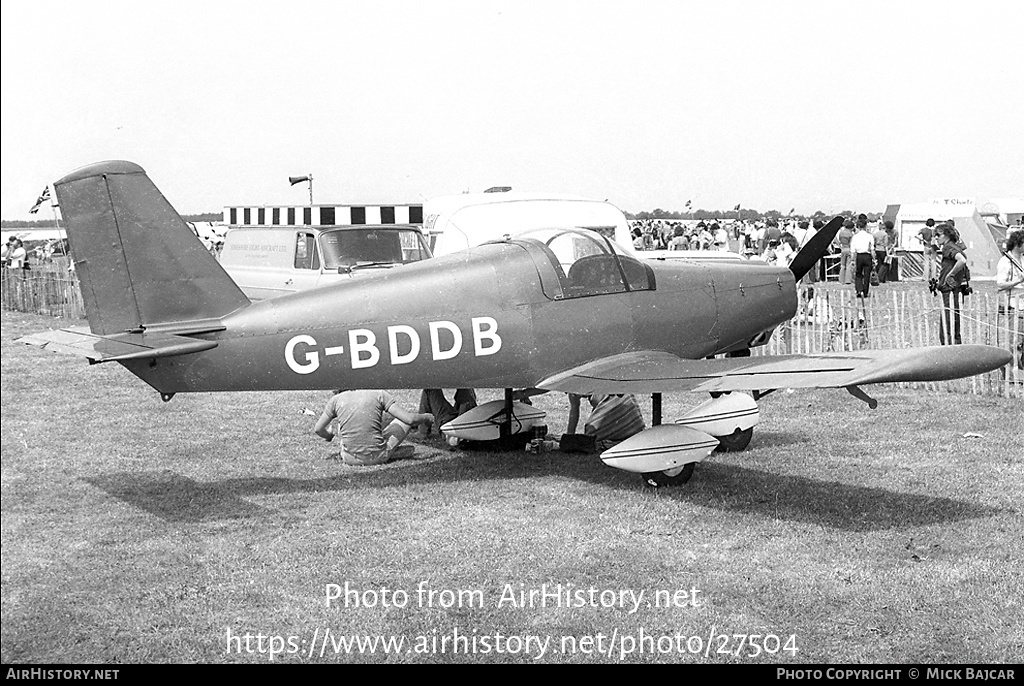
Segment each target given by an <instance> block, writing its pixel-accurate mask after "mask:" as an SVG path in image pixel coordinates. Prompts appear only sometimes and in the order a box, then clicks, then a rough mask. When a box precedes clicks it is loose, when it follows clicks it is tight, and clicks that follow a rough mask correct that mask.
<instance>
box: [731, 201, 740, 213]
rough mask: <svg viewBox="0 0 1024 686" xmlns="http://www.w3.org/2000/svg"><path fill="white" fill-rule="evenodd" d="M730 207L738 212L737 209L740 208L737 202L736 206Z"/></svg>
mask: <svg viewBox="0 0 1024 686" xmlns="http://www.w3.org/2000/svg"><path fill="white" fill-rule="evenodd" d="M732 209H733V211H734V212H738V211H739V209H740V204H739V203H736V207H734V208H732Z"/></svg>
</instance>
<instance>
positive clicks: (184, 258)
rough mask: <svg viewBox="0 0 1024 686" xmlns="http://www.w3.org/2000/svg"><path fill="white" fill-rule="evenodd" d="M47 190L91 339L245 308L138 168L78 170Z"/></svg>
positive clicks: (113, 165) (115, 165)
mask: <svg viewBox="0 0 1024 686" xmlns="http://www.w3.org/2000/svg"><path fill="white" fill-rule="evenodd" d="M54 190H55V191H56V193H57V201H58V203H59V206H60V208H61V214H62V215H63V216H64V221H65V224H66V225H67V233H68V241H69V243H70V245H71V256H72V258H73V259H74V261H75V270H76V271H77V273H78V279H79V283H80V284H81V288H82V297H83V299H84V301H85V310H86V316H87V317H88V319H89V328H90V329H91V330H92V332H93V333H95V334H100V335H106V334H116V333H122V332H126V331H144V330H145V329H147V328H149V327H152V326H153V325H154V324H168V323H175V322H191V321H195V320H209V319H217V318H219V317H222V316H224V315H226V314H229V313H231V312H234V311H235V310H237V309H239V308H242V307H245V306H247V305H248V304H249V299H248V298H246V297H245V294H244V293H242V291H241V289H239V287H238V286H237V285H236V284H235V282H234V281H232V280H231V277H230V276H228V275H227V273H226V272H225V271H224V269H223V268H222V267H221V266H220V264H219V263H218V262H217V260H216V258H214V257H213V255H211V254H210V253H209V251H208V250H206V248H205V247H204V246H203V244H202V242H201V241H200V240H199V239H198V238H197V237H196V236H195V235H194V234H193V233H192V231H191V229H189V227H188V226H187V225H186V224H185V222H184V220H182V218H181V217H180V216H179V215H178V213H177V212H176V211H175V210H174V208H173V207H171V204H170V203H169V202H168V201H167V199H166V198H165V197H164V196H163V194H162V193H160V191H159V190H158V189H157V187H156V186H155V185H154V184H153V182H152V181H150V179H149V177H148V176H147V175H146V172H145V171H144V170H143V169H142V167H140V166H138V165H137V164H133V163H132V162H116V161H115V162H100V163H98V164H93V165H90V166H88V167H83V168H81V169H78V170H77V171H74V172H72V173H70V174H68V175H67V176H65V177H64V178H63V179H61V180H60V181H57V182H56V183H55V184H54Z"/></svg>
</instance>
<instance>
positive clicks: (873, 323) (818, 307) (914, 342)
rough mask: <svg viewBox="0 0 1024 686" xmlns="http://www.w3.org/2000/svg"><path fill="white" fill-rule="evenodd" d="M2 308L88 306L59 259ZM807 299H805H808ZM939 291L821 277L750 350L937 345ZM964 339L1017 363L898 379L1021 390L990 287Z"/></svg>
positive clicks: (965, 305)
mask: <svg viewBox="0 0 1024 686" xmlns="http://www.w3.org/2000/svg"><path fill="white" fill-rule="evenodd" d="M2 272H3V274H2V277H3V278H2V289H0V290H2V306H3V309H4V310H19V311H22V312H35V313H38V314H46V315H51V316H54V317H66V318H69V319H84V318H85V307H84V304H83V302H82V294H81V291H80V290H79V287H78V279H77V278H76V277H75V274H74V272H70V271H68V268H67V263H66V262H64V261H61V260H57V261H55V262H54V263H53V264H48V265H45V267H43V268H34V269H32V270H9V269H4V270H2ZM808 303H810V305H809V306H808ZM941 313H942V298H941V297H939V296H933V295H931V294H929V293H928V291H927V289H926V288H925V287H924V286H923V284H920V283H917V284H915V287H914V288H902V289H899V290H896V289H891V288H889V287H885V288H881V289H875V290H874V291H873V293H872V296H871V297H870V298H869V299H868V300H866V301H863V302H861V301H860V300H859V299H858V298H857V297H856V296H855V295H854V293H853V291H852V290H851V288H850V287H849V286H846V287H842V286H839V285H837V284H819V285H818V286H817V287H816V289H815V297H814V298H813V299H811V300H810V301H807V300H802V306H801V312H800V313H799V314H798V315H797V316H796V317H794V318H793V319H792V320H790V321H789V322H787V323H786V324H784V325H782V326H780V327H779V329H778V331H776V333H775V335H774V336H772V339H771V340H770V341H769V342H768V345H766V346H763V347H761V348H756V349H755V354H762V353H768V354H777V355H783V354H789V353H818V352H841V351H849V350H863V349H869V348H906V347H916V346H928V345H938V344H939V322H940V320H941V316H940V315H941ZM960 319H961V334H962V342H963V343H984V344H987V345H994V346H998V347H1003V348H1007V349H1011V348H1012V349H1013V351H1014V357H1015V360H1016V363H1017V365H1018V366H1016V367H1013V366H1011V367H1005V368H1003V369H999V370H996V371H994V372H990V373H988V374H983V375H979V376H973V377H970V378H968V379H957V380H955V381H941V382H929V383H913V384H900V385H901V386H904V387H910V388H927V389H930V390H944V391H950V392H955V393H972V394H977V395H993V396H1002V397H1006V398H1009V397H1016V398H1022V397H1024V369H1021V367H1020V365H1021V355H1022V352H1021V345H1022V341H1024V317H1022V316H1021V313H1018V316H1008V315H1006V314H1001V313H1000V312H999V309H998V297H997V295H996V293H994V292H986V293H974V294H973V295H970V296H968V297H966V298H964V299H963V302H962V307H961V312H960Z"/></svg>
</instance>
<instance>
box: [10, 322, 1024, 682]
mask: <svg viewBox="0 0 1024 686" xmlns="http://www.w3.org/2000/svg"><path fill="white" fill-rule="evenodd" d="M72 323H76V322H69V321H62V320H54V319H50V318H45V317H40V316H35V315H26V314H21V313H9V312H4V313H3V331H2V403H3V412H2V425H3V427H2V520H0V521H2V556H3V564H2V570H3V571H2V613H3V624H2V650H0V658H2V660H3V662H5V663H10V662H58V663H59V662H76V663H82V662H102V663H134V662H269V661H271V659H273V661H275V662H278V661H280V662H446V661H455V662H463V661H482V662H530V661H535V660H538V659H539V660H540V661H543V662H619V661H627V662H711V663H725V662H735V663H743V662H779V663H805V662H828V663H860V662H883V663H889V662H921V663H938V662H943V663H949V662H993V663H1004V662H1016V661H1017V660H1019V659H1020V656H1021V655H1022V654H1024V620H1022V618H1024V608H1022V597H1024V581H1022V575H1021V564H1022V559H1024V518H1022V514H1021V503H1024V462H1022V460H1024V438H1022V424H1021V418H1022V417H1024V402H1021V401H1020V400H1017V399H1002V398H993V397H978V396H970V395H957V394H950V393H929V392H923V391H909V390H897V389H894V388H889V387H885V386H879V387H874V388H873V389H872V393H873V395H875V396H876V397H877V398H878V399H879V401H880V406H879V408H878V409H877V410H875V411H871V410H869V409H868V408H867V407H866V405H864V404H863V403H861V402H860V401H858V400H855V399H854V398H852V397H851V396H849V395H848V394H847V393H845V392H843V391H813V392H804V391H797V392H794V393H787V392H785V391H780V392H778V393H774V394H772V395H770V396H768V397H767V398H765V399H764V400H763V401H762V402H761V410H762V415H761V417H762V423H761V425H760V426H759V427H758V428H757V429H756V430H755V433H754V439H753V441H752V443H751V447H750V449H748V450H747V451H746V452H744V453H739V454H728V455H717V454H716V455H714V456H713V457H712V458H711V459H710V460H709V461H708V462H707V463H706V464H703V465H701V466H699V467H698V469H697V471H696V473H695V475H694V477H693V479H692V481H691V482H690V483H689V484H688V485H686V486H683V487H679V488H673V489H661V490H648V489H644V488H642V486H641V483H640V480H639V478H638V477H637V476H636V475H632V474H627V473H625V472H621V471H618V470H614V469H610V468H607V467H605V466H604V465H602V464H601V462H600V459H599V458H598V457H597V456H586V455H563V454H560V453H557V452H554V453H543V454H540V455H529V454H526V453H519V452H510V453H504V454H486V453H476V452H462V451H450V450H448V449H447V447H446V446H443V445H442V444H441V442H440V441H438V440H436V439H434V440H432V441H428V442H427V443H422V444H419V445H418V452H419V453H420V455H421V456H422V457H423V458H424V459H419V460H415V461H404V462H399V463H394V464H391V465H385V466H381V467H371V468H352V467H347V466H345V465H343V464H342V463H341V462H340V461H338V459H337V452H336V449H335V448H334V447H333V446H331V445H329V444H326V443H324V442H323V441H321V440H319V439H317V438H316V437H315V436H313V434H312V431H311V429H312V424H313V421H314V420H313V418H312V417H308V416H305V415H303V414H301V410H302V409H303V408H311V409H314V410H316V411H319V409H320V408H321V406H322V405H323V403H324V402H325V401H326V399H327V394H325V393H249V394H210V395H191V396H190V395H179V396H178V397H176V398H175V399H174V400H173V401H171V402H170V403H163V402H161V401H160V399H159V397H158V395H157V393H156V392H155V391H153V390H152V389H151V388H149V387H148V386H146V385H145V384H143V383H142V382H140V381H138V380H137V379H135V378H134V377H132V376H131V375H130V374H128V372H126V371H125V370H124V369H122V368H121V367H120V366H116V365H97V366H89V365H87V364H86V363H85V362H84V361H83V360H82V359H81V358H72V357H69V356H62V355H56V354H52V353H47V352H44V351H40V350H37V349H34V348H30V347H28V346H22V345H19V344H15V343H13V341H14V339H15V338H17V337H18V336H20V335H23V334H25V333H29V332H33V331H38V330H41V329H44V328H52V327H57V326H66V325H69V324H72ZM397 395H398V396H399V397H400V398H401V399H402V400H403V401H404V402H405V404H406V405H407V406H409V405H413V404H414V402H415V400H416V398H417V394H416V393H414V392H411V391H410V392H400V393H398V394H397ZM492 397H494V398H496V397H499V393H498V392H481V400H486V399H491V398H492ZM699 400H700V398H698V397H695V396H686V395H679V396H667V397H666V398H665V416H666V419H667V420H671V419H672V418H674V417H675V416H678V415H679V414H681V413H682V412H683V410H684V409H685V408H687V407H688V406H690V405H692V404H695V403H696V402H698V401H699ZM537 404H538V405H539V406H541V407H543V408H544V409H546V410H548V411H549V419H548V424H549V426H550V427H551V429H552V431H553V432H555V433H558V432H560V431H561V430H562V428H563V427H564V425H565V417H566V410H567V403H566V402H565V398H564V396H553V395H552V396H541V397H540V398H538V399H537ZM346 583H347V584H348V587H349V590H353V591H357V593H352V594H349V595H348V596H347V597H348V606H346V603H345V596H342V597H341V598H338V599H336V600H334V601H333V602H332V603H331V605H330V606H328V605H327V602H326V596H327V592H328V589H330V588H333V587H331V586H330V585H331V584H334V585H337V586H338V587H339V588H340V589H341V590H344V588H345V584H346ZM545 585H546V586H545ZM559 585H561V590H562V591H563V593H562V594H561V595H560V596H559V597H560V598H562V599H563V600H564V596H565V593H564V591H565V590H566V589H568V590H569V600H570V601H572V602H571V603H569V604H570V605H572V606H569V607H566V606H565V603H563V606H561V607H559V606H557V604H556V602H555V600H554V598H553V597H551V596H548V597H547V598H546V600H547V604H546V606H543V607H541V606H533V607H529V606H527V607H520V606H519V603H518V600H519V592H520V591H523V592H525V593H527V596H526V599H527V600H529V595H528V592H529V591H531V590H538V591H539V590H541V589H546V590H547V591H549V592H551V591H554V592H556V593H557V592H558V591H559ZM385 589H386V591H385ZM419 589H422V593H420V592H418V590H419ZM591 589H594V592H593V593H591ZM694 589H696V590H697V592H696V593H694ZM575 591H580V593H578V594H576V593H574V592H575ZM403 592H404V593H406V594H407V595H406V596H403V595H402V593H403ZM509 592H513V594H514V596H515V597H514V600H515V601H516V602H515V603H513V602H510V597H509ZM640 592H643V593H644V595H643V596H642V597H640V599H639V603H636V599H637V596H638V595H639V593H640ZM677 592H678V593H677ZM535 600H536V601H537V603H535V605H538V604H539V602H540V600H541V599H540V598H538V597H535ZM403 601H404V602H403ZM613 601H614V602H613ZM356 603H358V607H357V606H354V605H355V604H356ZM369 603H372V604H373V606H370V607H368V606H367V604H369ZM577 605H578V606H577ZM605 605H608V606H605ZM666 605H667V606H666ZM634 609H635V611H634ZM247 635H248V641H247V640H246V636H247ZM738 635H758V636H759V637H758V638H755V639H749V638H748V639H745V642H744V643H743V644H741V643H740V639H739V638H738V637H737V636H738ZM766 635H768V636H770V637H768V638H766ZM348 636H366V637H369V638H370V640H372V639H373V637H375V636H380V637H383V639H391V640H393V642H391V643H388V644H385V643H384V642H383V641H378V642H377V643H376V644H373V645H372V647H373V648H374V649H375V651H376V652H374V653H371V652H370V648H371V645H370V644H366V645H363V646H362V648H363V650H362V652H360V650H359V647H358V646H355V645H349V646H346V645H342V641H343V639H345V637H348ZM325 637H326V638H325ZM452 637H460V638H458V640H455V639H453V638H452ZM771 637H776V638H771ZM709 639H710V640H709ZM398 640H401V641H403V642H404V643H402V644H401V645H398V644H397V643H396V642H397V641H398ZM474 647H475V649H476V653H475V654H473V653H472V652H469V651H472V650H473V648H474ZM336 649H337V650H336ZM453 650H458V652H453ZM271 651H273V652H274V655H273V656H272V655H271ZM598 651H600V652H598ZM758 651H759V652H760V654H759V655H757V656H753V655H752V653H754V652H758ZM467 652H468V653H469V654H467Z"/></svg>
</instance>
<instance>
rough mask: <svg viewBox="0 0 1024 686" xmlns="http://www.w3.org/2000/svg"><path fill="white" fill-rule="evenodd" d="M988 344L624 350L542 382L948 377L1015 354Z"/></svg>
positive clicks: (612, 387)
mask: <svg viewBox="0 0 1024 686" xmlns="http://www.w3.org/2000/svg"><path fill="white" fill-rule="evenodd" d="M1011 359H1012V356H1011V355H1010V353H1009V351H1007V350H1003V349H1002V348H996V347H993V346H989V345H947V346H933V347H925V348H904V349H899V350H859V351H856V352H848V353H822V354H816V355H779V356H773V355H755V356H751V357H732V358H724V359H713V360H687V359H683V358H679V357H676V356H675V355H672V354H670V353H665V352H658V351H646V352H634V353H624V354H622V355H614V356H612V357H608V358H604V359H602V360H596V361H594V362H591V363H590V364H587V365H583V366H581V367H577V368H575V369H571V370H569V371H566V372H562V373H561V374H556V375H554V376H552V377H549V378H547V379H545V380H544V381H542V382H541V383H539V384H537V386H538V387H539V388H543V389H545V390H551V391H562V392H565V393H578V394H581V395H589V394H592V393H671V392H675V391H708V392H710V391H764V390H770V389H776V388H842V387H846V386H853V385H859V384H873V383H889V382H896V381H946V380H948V379H959V378H962V377H967V376H973V375H975V374H983V373H985V372H990V371H992V370H994V369H998V368H999V367H1002V366H1004V365H1006V364H1008V363H1009V362H1010V360H1011Z"/></svg>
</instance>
